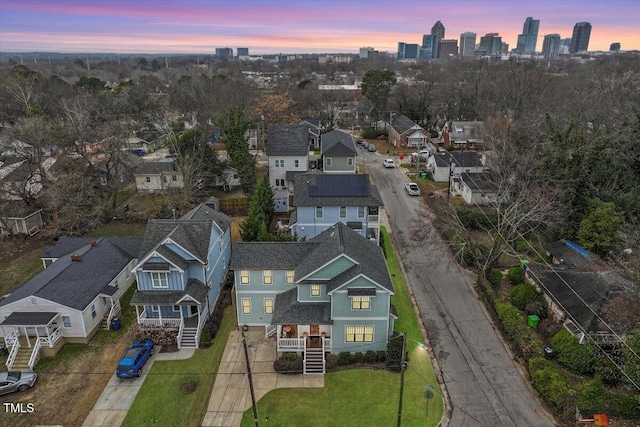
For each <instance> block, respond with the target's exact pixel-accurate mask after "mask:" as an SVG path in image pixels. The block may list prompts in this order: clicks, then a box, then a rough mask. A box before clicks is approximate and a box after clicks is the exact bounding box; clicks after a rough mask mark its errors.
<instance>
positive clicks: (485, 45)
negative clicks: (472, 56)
mask: <svg viewBox="0 0 640 427" xmlns="http://www.w3.org/2000/svg"><path fill="white" fill-rule="evenodd" d="M479 50H480V51H484V52H485V54H486V55H487V56H494V55H501V54H502V37H500V35H499V34H498V33H487V34H485V35H484V36H482V37H480V49H479Z"/></svg>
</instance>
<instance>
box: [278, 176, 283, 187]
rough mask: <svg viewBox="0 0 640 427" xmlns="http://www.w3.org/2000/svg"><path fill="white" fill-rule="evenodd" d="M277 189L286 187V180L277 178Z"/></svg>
mask: <svg viewBox="0 0 640 427" xmlns="http://www.w3.org/2000/svg"><path fill="white" fill-rule="evenodd" d="M276 187H284V178H282V179H278V178H276Z"/></svg>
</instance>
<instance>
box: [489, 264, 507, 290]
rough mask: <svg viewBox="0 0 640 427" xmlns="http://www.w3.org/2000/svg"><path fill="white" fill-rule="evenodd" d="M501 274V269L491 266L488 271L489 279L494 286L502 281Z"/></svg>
mask: <svg viewBox="0 0 640 427" xmlns="http://www.w3.org/2000/svg"><path fill="white" fill-rule="evenodd" d="M503 277H504V276H503V274H502V271H500V270H498V269H497V268H492V269H491V271H490V272H489V277H488V279H489V281H490V282H491V283H492V284H493V285H495V286H500V284H501V283H502V279H503Z"/></svg>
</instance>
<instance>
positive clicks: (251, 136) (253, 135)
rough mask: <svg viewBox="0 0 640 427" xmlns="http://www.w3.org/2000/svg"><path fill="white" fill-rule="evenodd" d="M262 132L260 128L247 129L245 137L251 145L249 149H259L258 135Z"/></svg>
mask: <svg viewBox="0 0 640 427" xmlns="http://www.w3.org/2000/svg"><path fill="white" fill-rule="evenodd" d="M259 133H260V131H259V130H258V128H251V129H247V131H246V132H245V133H244V137H245V138H247V144H249V149H251V150H255V149H257V148H258V135H259Z"/></svg>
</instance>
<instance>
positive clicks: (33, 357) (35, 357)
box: [29, 338, 42, 369]
mask: <svg viewBox="0 0 640 427" xmlns="http://www.w3.org/2000/svg"><path fill="white" fill-rule="evenodd" d="M41 347H42V338H38V339H37V340H36V344H35V345H34V346H33V350H31V356H30V357H29V369H33V367H34V366H36V361H37V360H38V353H40V348H41Z"/></svg>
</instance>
